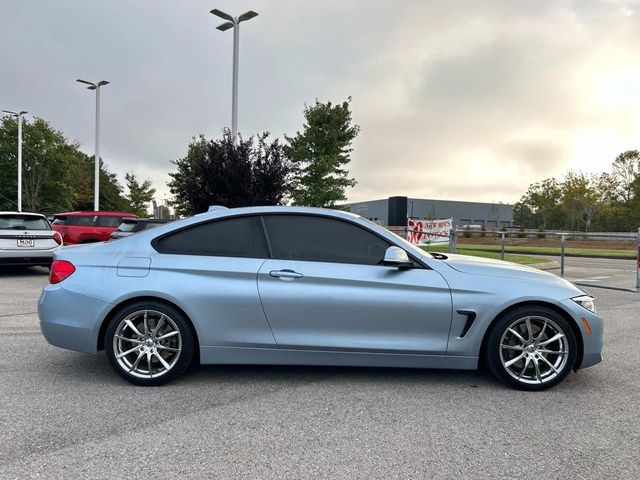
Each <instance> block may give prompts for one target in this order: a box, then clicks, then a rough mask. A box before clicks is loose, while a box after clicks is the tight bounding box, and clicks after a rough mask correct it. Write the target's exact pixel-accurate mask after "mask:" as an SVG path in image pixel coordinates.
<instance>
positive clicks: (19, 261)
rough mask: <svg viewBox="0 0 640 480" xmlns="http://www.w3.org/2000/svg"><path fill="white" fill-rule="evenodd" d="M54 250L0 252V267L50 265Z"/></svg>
mask: <svg viewBox="0 0 640 480" xmlns="http://www.w3.org/2000/svg"><path fill="white" fill-rule="evenodd" d="M55 250H56V249H55V248H52V249H50V250H31V251H25V250H0V265H25V266H26V265H51V262H52V261H53V252H54V251H55Z"/></svg>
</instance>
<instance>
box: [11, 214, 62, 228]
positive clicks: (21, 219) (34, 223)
mask: <svg viewBox="0 0 640 480" xmlns="http://www.w3.org/2000/svg"><path fill="white" fill-rule="evenodd" d="M0 230H50V227H49V222H47V220H46V218H44V217H37V216H34V215H0Z"/></svg>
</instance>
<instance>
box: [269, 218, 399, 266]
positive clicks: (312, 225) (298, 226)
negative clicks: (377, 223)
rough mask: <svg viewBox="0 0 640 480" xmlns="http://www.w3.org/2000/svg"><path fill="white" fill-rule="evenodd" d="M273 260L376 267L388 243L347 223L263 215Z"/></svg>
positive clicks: (332, 220)
mask: <svg viewBox="0 0 640 480" xmlns="http://www.w3.org/2000/svg"><path fill="white" fill-rule="evenodd" d="M264 220H265V224H266V226H267V234H268V235H269V242H270V243H271V251H272V253H273V256H274V258H279V259H283V260H285V259H286V260H309V261H316V262H332V263H355V264H361V265H379V264H381V263H382V259H383V258H384V252H385V250H386V249H387V248H389V247H390V246H391V244H390V243H389V242H387V241H386V240H383V239H382V238H380V237H378V236H377V235H374V234H373V233H371V232H369V231H367V230H366V229H364V228H361V227H359V226H357V225H353V224H351V223H348V222H344V221H341V220H336V219H333V218H327V217H320V216H311V215H266V216H265V217H264Z"/></svg>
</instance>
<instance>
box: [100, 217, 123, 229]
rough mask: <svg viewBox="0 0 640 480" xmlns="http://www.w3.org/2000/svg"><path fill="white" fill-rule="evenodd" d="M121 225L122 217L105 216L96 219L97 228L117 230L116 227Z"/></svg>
mask: <svg viewBox="0 0 640 480" xmlns="http://www.w3.org/2000/svg"><path fill="white" fill-rule="evenodd" d="M121 223H122V217H107V216H104V215H102V216H99V217H98V226H99V227H112V228H118V226H119V225H120V224H121Z"/></svg>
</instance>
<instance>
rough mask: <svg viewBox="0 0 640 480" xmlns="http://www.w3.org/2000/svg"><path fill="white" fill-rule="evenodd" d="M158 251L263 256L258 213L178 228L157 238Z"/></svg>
mask: <svg viewBox="0 0 640 480" xmlns="http://www.w3.org/2000/svg"><path fill="white" fill-rule="evenodd" d="M157 249H158V251H160V252H162V253H180V254H185V255H211V256H217V257H247V258H267V257H268V256H269V255H268V253H267V247H266V243H265V241H264V235H263V233H262V227H261V226H260V219H259V218H258V217H236V218H229V219H226V220H218V221H213V222H208V223H201V224H199V225H196V226H193V227H189V228H186V229H184V230H180V231H178V232H176V233H173V234H170V235H167V236H166V237H163V238H161V239H160V240H158V241H157Z"/></svg>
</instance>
